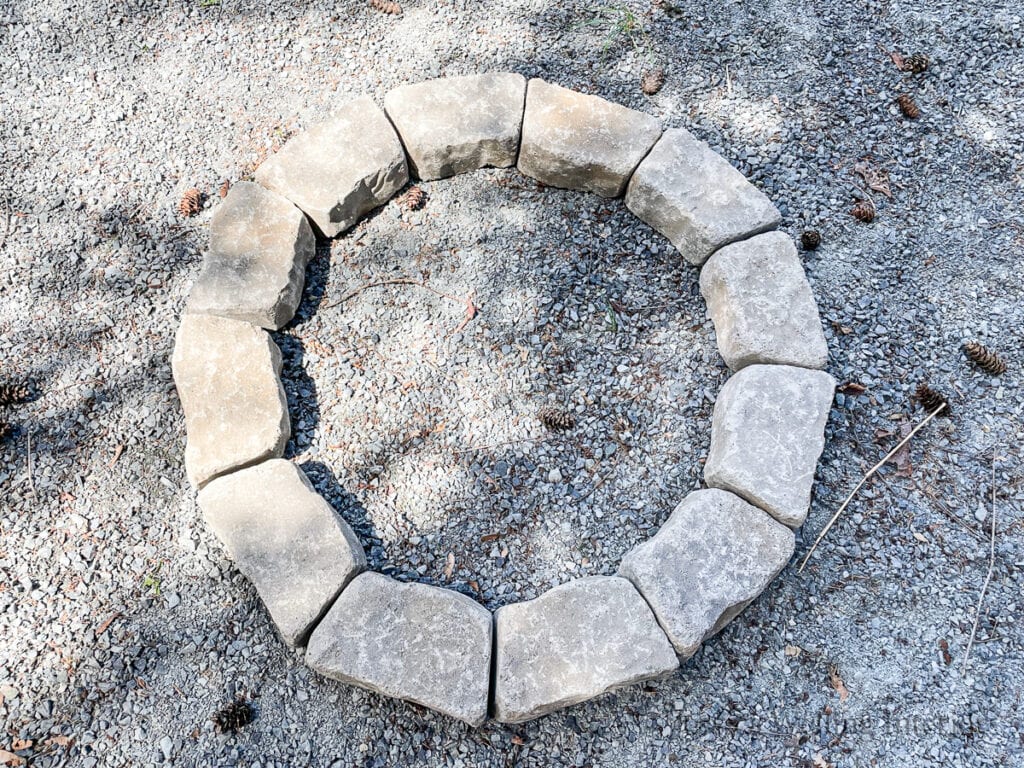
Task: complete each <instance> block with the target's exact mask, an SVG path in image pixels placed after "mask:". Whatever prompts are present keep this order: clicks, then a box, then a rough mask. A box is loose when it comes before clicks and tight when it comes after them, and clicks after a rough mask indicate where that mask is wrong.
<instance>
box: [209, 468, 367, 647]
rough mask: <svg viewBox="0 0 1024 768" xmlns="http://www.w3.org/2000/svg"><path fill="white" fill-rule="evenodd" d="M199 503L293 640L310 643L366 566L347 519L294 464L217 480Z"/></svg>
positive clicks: (284, 633)
mask: <svg viewBox="0 0 1024 768" xmlns="http://www.w3.org/2000/svg"><path fill="white" fill-rule="evenodd" d="M199 506H200V508H202V510H203V515H204V516H205V518H206V522H207V523H208V524H209V526H210V528H211V529H212V530H213V532H214V533H216V534H217V538H219V539H220V540H221V542H222V543H223V544H224V547H225V549H226V550H227V551H228V554H229V555H230V556H231V559H232V560H233V561H234V563H235V565H236V566H237V568H238V570H239V571H241V572H242V574H244V575H245V577H246V578H247V579H249V581H251V582H252V583H253V585H254V586H255V587H256V591H257V592H259V595H260V598H262V600H263V603H264V605H266V607H267V611H268V612H269V613H270V616H271V618H272V619H273V620H274V623H275V624H276V625H277V628H278V630H279V631H280V632H281V636H282V637H283V638H284V639H285V642H287V643H288V644H289V645H293V646H294V645H301V644H302V643H304V642H305V640H306V637H307V635H308V634H309V631H310V629H312V627H313V624H314V623H315V622H316V621H317V620H318V619H319V618H320V617H321V616H322V615H323V613H324V612H325V611H326V610H327V608H328V606H329V605H330V604H331V602H332V601H333V600H334V598H335V597H336V596H337V595H338V593H339V592H341V590H342V588H343V587H344V586H345V585H346V584H347V583H348V582H349V581H350V580H351V579H352V578H354V577H355V575H356V574H357V573H359V571H361V570H362V569H363V568H364V567H365V566H366V558H365V556H364V555H363V548H362V546H361V545H360V544H359V540H358V539H357V538H356V536H355V534H354V533H353V532H352V529H351V528H349V526H348V523H346V522H345V521H344V520H342V519H341V518H340V517H339V516H338V514H337V513H336V512H335V511H334V510H333V509H332V508H331V505H330V504H328V503H327V502H326V501H324V500H323V499H322V498H321V497H320V495H319V494H317V492H316V491H314V490H313V487H312V485H310V482H309V480H307V479H306V476H305V474H303V472H302V470H301V469H299V468H298V467H296V466H295V465H294V464H292V463H291V462H290V461H286V460H284V459H271V460H269V461H264V462H263V463H261V464H257V465H256V466H255V467H250V468H248V469H242V470H240V471H238V472H233V473H231V474H230V475H226V476H224V477H219V478H217V479H216V480H213V481H211V482H210V483H209V484H208V485H207V486H206V487H205V488H203V490H202V491H200V492H199Z"/></svg>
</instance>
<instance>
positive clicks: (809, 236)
mask: <svg viewBox="0 0 1024 768" xmlns="http://www.w3.org/2000/svg"><path fill="white" fill-rule="evenodd" d="M800 244H801V245H802V246H803V247H804V250H805V251H813V250H816V249H817V248H818V246H819V245H821V234H820V233H819V232H818V230H816V229H807V230H804V233H803V234H802V235H800Z"/></svg>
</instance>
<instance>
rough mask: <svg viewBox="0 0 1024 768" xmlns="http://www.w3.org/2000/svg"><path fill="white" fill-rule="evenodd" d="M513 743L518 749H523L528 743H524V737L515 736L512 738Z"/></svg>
mask: <svg viewBox="0 0 1024 768" xmlns="http://www.w3.org/2000/svg"><path fill="white" fill-rule="evenodd" d="M512 743H513V744H515V745H516V746H517V747H521V746H523V745H524V744H526V742H525V741H523V737H522V736H513V737H512Z"/></svg>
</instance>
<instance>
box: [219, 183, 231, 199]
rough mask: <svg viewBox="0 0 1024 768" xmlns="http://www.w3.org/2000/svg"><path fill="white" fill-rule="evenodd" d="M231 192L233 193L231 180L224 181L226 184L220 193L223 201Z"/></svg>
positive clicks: (221, 187)
mask: <svg viewBox="0 0 1024 768" xmlns="http://www.w3.org/2000/svg"><path fill="white" fill-rule="evenodd" d="M230 191H231V180H230V179H224V183H223V184H221V185H220V190H219V191H218V192H219V194H220V197H221V199H222V200H223V199H224V198H225V197H227V196H228V192H230Z"/></svg>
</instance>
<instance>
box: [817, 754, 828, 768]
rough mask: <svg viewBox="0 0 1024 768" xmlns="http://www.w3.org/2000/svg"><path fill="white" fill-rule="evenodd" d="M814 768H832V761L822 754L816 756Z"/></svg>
mask: <svg viewBox="0 0 1024 768" xmlns="http://www.w3.org/2000/svg"><path fill="white" fill-rule="evenodd" d="M814 768H832V763H830V762H829V761H828V760H826V759H825V758H824V757H822V756H821V755H815V756H814Z"/></svg>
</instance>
